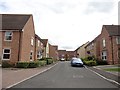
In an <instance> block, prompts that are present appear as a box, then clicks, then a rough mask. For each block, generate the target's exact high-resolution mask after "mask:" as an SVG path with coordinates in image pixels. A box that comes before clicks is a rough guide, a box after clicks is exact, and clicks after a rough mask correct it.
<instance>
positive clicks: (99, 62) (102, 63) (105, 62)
mask: <svg viewBox="0 0 120 90" xmlns="http://www.w3.org/2000/svg"><path fill="white" fill-rule="evenodd" d="M97 65H108V63H107V61H103V60H99V61H97Z"/></svg>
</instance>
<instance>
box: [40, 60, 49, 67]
mask: <svg viewBox="0 0 120 90" xmlns="http://www.w3.org/2000/svg"><path fill="white" fill-rule="evenodd" d="M46 64H47V63H46V61H45V60H41V61H39V66H45V65H46Z"/></svg>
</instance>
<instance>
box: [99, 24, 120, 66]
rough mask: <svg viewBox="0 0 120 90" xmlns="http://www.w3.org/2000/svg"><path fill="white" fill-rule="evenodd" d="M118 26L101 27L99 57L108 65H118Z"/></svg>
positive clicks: (119, 33)
mask: <svg viewBox="0 0 120 90" xmlns="http://www.w3.org/2000/svg"><path fill="white" fill-rule="evenodd" d="M119 28H120V25H103V27H102V31H101V36H100V55H101V59H102V60H107V62H108V63H109V64H118V63H120V58H119V53H120V32H119Z"/></svg>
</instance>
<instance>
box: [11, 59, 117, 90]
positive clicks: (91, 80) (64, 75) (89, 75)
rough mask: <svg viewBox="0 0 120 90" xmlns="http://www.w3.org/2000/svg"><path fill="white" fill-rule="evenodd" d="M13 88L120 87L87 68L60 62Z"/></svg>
mask: <svg viewBox="0 0 120 90" xmlns="http://www.w3.org/2000/svg"><path fill="white" fill-rule="evenodd" d="M12 88H118V87H117V86H115V85H114V84H112V83H111V82H109V81H107V80H105V79H103V78H102V77H100V76H98V75H97V74H95V73H93V72H92V71H90V70H89V69H87V68H84V67H83V68H81V67H71V65H70V62H69V61H65V62H59V63H58V64H57V65H56V66H55V67H53V68H52V69H50V70H48V71H46V72H43V73H42V74H39V75H37V76H35V77H33V78H31V79H29V80H26V81H24V82H22V83H20V84H17V85H16V86H14V87H12Z"/></svg>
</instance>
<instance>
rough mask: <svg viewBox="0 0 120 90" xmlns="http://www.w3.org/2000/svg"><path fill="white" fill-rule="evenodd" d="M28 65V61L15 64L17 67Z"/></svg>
mask: <svg viewBox="0 0 120 90" xmlns="http://www.w3.org/2000/svg"><path fill="white" fill-rule="evenodd" d="M28 66H29V62H18V63H17V64H16V67H17V68H27V67H28Z"/></svg>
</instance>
